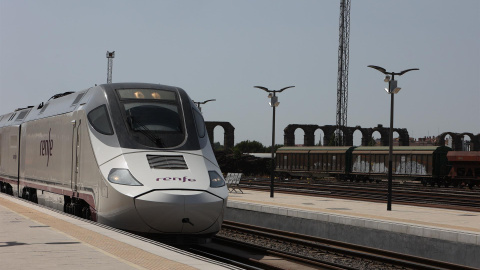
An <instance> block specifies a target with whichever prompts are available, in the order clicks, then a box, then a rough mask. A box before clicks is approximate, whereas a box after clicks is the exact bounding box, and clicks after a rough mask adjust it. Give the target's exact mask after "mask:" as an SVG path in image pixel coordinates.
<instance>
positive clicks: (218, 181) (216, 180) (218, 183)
mask: <svg viewBox="0 0 480 270" xmlns="http://www.w3.org/2000/svg"><path fill="white" fill-rule="evenodd" d="M208 175H209V176H210V187H212V188H217V187H223V186H225V180H224V179H223V177H222V176H221V175H220V174H218V173H217V172H216V171H208Z"/></svg>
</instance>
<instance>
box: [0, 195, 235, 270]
mask: <svg viewBox="0 0 480 270" xmlns="http://www.w3.org/2000/svg"><path fill="white" fill-rule="evenodd" d="M0 262H1V264H0V269H48V270H51V269H69V270H74V269H79V270H80V269H82V270H83V269H100V270H103V269H112V270H123V269H205V270H207V269H238V268H236V267H232V266H229V265H226V264H223V263H219V262H216V261H212V260H210V259H206V258H203V257H200V256H197V255H193V254H190V253H188V252H185V251H183V250H179V249H176V248H173V247H170V246H168V245H160V246H158V245H154V244H151V243H146V242H143V241H141V240H140V239H138V238H135V237H132V236H130V235H128V234H125V233H123V232H121V231H118V230H115V229H112V228H109V227H107V226H103V225H99V224H98V223H89V222H85V221H82V220H80V219H76V218H73V217H70V216H66V215H62V214H60V213H57V212H54V211H51V210H48V209H46V208H42V207H39V206H37V205H35V204H31V203H28V202H24V201H21V200H18V199H15V198H13V197H11V196H8V195H5V194H0Z"/></svg>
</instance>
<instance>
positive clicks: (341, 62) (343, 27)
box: [335, 0, 350, 145]
mask: <svg viewBox="0 0 480 270" xmlns="http://www.w3.org/2000/svg"><path fill="white" fill-rule="evenodd" d="M339 35H340V37H339V44H338V78H337V132H336V134H335V145H345V136H344V134H342V132H341V131H342V130H343V127H346V126H347V107H348V58H349V45H348V41H349V39H350V0H341V1H340V29H339Z"/></svg>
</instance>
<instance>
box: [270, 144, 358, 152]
mask: <svg viewBox="0 0 480 270" xmlns="http://www.w3.org/2000/svg"><path fill="white" fill-rule="evenodd" d="M353 148H354V147H353V146H284V147H281V148H279V149H278V150H277V153H282V152H288V153H305V152H317V153H345V152H347V151H352V150H353Z"/></svg>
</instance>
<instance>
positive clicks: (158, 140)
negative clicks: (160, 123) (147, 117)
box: [127, 115, 165, 148]
mask: <svg viewBox="0 0 480 270" xmlns="http://www.w3.org/2000/svg"><path fill="white" fill-rule="evenodd" d="M127 119H128V123H129V124H130V128H131V129H132V130H133V131H138V132H140V133H142V134H143V135H144V136H145V137H147V139H149V140H150V141H152V142H153V143H155V145H156V146H157V147H162V148H164V147H165V144H164V143H163V141H162V139H161V138H159V137H158V136H157V134H155V132H153V131H152V130H151V129H149V128H148V127H146V126H145V125H144V124H142V122H140V121H138V120H136V119H134V118H133V116H132V115H129V116H128V117H127ZM134 125H135V126H137V127H138V128H135V127H134Z"/></svg>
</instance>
